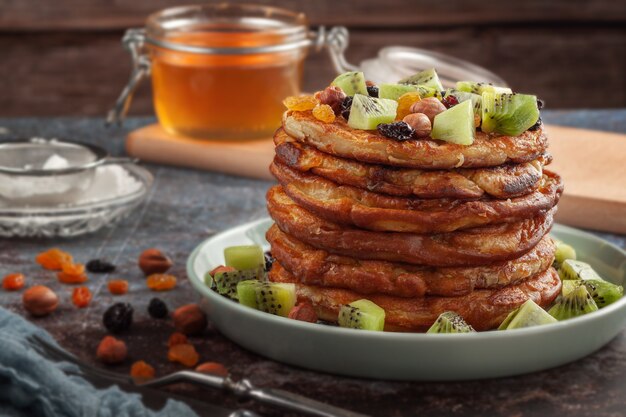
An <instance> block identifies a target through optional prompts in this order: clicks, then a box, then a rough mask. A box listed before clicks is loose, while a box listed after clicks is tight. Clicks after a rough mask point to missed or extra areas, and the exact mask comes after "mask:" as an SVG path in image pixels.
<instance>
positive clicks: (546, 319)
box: [498, 298, 557, 330]
mask: <svg viewBox="0 0 626 417" xmlns="http://www.w3.org/2000/svg"><path fill="white" fill-rule="evenodd" d="M556 322H557V320H556V319H555V318H554V317H552V316H551V315H550V314H548V312H547V311H545V310H544V309H543V308H541V306H539V305H538V304H537V303H535V302H534V301H533V300H531V299H530V298H529V299H528V300H527V301H526V302H525V303H524V304H522V305H521V306H520V307H518V308H516V309H515V310H513V311H512V312H511V313H509V315H508V316H507V317H506V319H504V321H503V322H502V324H500V327H498V330H511V329H521V328H524V327H533V326H541V325H543V324H550V323H556Z"/></svg>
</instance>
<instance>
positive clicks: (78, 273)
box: [57, 263, 87, 284]
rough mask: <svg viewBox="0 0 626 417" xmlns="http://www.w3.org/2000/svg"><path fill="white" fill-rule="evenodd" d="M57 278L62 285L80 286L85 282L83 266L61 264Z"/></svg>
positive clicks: (85, 275)
mask: <svg viewBox="0 0 626 417" xmlns="http://www.w3.org/2000/svg"><path fill="white" fill-rule="evenodd" d="M57 278H58V279H59V281H60V282H62V283H64V284H82V283H83V282H85V281H87V274H85V265H83V264H71V263H67V264H63V267H62V271H60V272H58V273H57Z"/></svg>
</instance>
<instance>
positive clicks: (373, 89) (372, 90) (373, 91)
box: [367, 85, 378, 97]
mask: <svg viewBox="0 0 626 417" xmlns="http://www.w3.org/2000/svg"><path fill="white" fill-rule="evenodd" d="M367 94H369V95H370V97H378V87H376V86H375V85H370V86H368V87H367Z"/></svg>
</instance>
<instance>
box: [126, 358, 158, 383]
mask: <svg viewBox="0 0 626 417" xmlns="http://www.w3.org/2000/svg"><path fill="white" fill-rule="evenodd" d="M154 375H155V372H154V368H153V367H152V366H150V365H148V364H147V363H146V362H144V361H137V362H135V363H133V365H132V366H131V367H130V376H132V377H133V378H135V379H139V380H145V379H152V378H154Z"/></svg>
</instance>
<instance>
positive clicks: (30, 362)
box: [0, 307, 196, 417]
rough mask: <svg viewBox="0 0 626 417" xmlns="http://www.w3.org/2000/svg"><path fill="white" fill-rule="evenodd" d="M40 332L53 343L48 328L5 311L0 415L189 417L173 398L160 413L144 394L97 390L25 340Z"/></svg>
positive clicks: (1, 317) (0, 337) (0, 323)
mask: <svg viewBox="0 0 626 417" xmlns="http://www.w3.org/2000/svg"><path fill="white" fill-rule="evenodd" d="M32 334H36V335H39V336H41V337H43V338H45V339H47V340H50V341H52V342H53V343H55V342H54V340H53V339H52V337H51V336H50V335H49V334H48V333H47V332H46V331H44V330H43V329H40V328H39V327H37V326H35V325H33V324H32V323H30V322H29V321H27V320H25V319H24V318H22V317H21V316H18V315H16V314H14V313H11V312H10V311H8V310H6V309H4V308H1V307H0V416H9V417H25V416H28V417H38V416H42V417H43V416H45V417H65V416H67V417H187V416H196V414H195V413H194V412H193V411H192V410H191V409H190V408H189V407H188V406H187V405H185V404H183V403H181V402H178V401H173V400H168V402H167V403H166V405H165V406H164V407H163V409H161V410H160V411H159V412H153V411H151V410H148V409H146V408H145V407H144V406H143V404H142V403H141V396H140V395H138V394H133V393H126V392H123V391H121V390H120V389H119V388H118V387H116V386H113V387H110V388H107V389H96V388H95V387H93V386H92V385H91V384H90V383H89V382H87V381H86V380H84V379H83V378H81V377H79V376H68V375H66V374H65V373H64V372H63V370H68V369H74V370H77V368H76V366H75V365H72V364H69V363H57V362H51V361H49V360H47V359H46V358H44V357H42V356H41V355H39V354H38V353H37V352H36V351H35V350H33V349H32V348H30V347H29V345H28V343H26V342H25V340H24V339H25V337H27V336H29V335H32Z"/></svg>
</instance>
